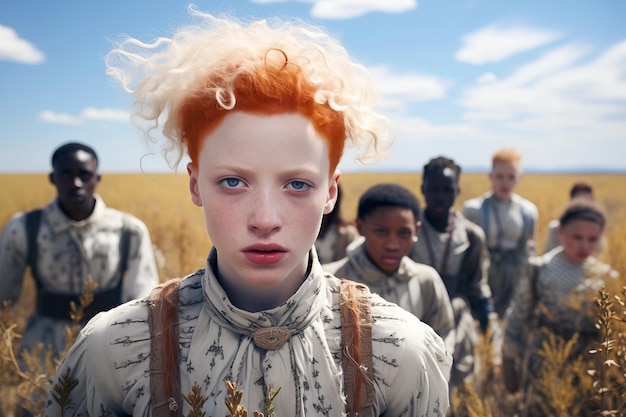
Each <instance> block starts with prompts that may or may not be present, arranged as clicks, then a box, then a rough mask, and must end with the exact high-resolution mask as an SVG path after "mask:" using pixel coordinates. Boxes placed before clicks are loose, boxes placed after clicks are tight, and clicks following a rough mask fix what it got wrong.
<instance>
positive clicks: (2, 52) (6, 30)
mask: <svg viewBox="0 0 626 417" xmlns="http://www.w3.org/2000/svg"><path fill="white" fill-rule="evenodd" d="M45 59H46V57H45V55H44V54H43V52H41V51H40V50H39V49H37V47H36V46H35V45H33V44H32V43H30V42H29V41H27V40H26V39H22V38H20V37H19V36H18V34H17V32H15V30H13V28H10V27H8V26H3V25H0V61H13V62H19V63H21V64H40V63H42V62H43V61H44V60H45Z"/></svg>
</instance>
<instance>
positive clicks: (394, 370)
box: [372, 294, 452, 388]
mask: <svg viewBox="0 0 626 417" xmlns="http://www.w3.org/2000/svg"><path fill="white" fill-rule="evenodd" d="M372 318H373V319H374V322H373V325H372V339H373V340H376V341H377V343H374V344H373V346H372V349H373V356H374V371H375V373H376V374H378V375H376V376H377V377H378V378H379V380H384V381H385V383H384V385H385V386H392V385H394V381H395V383H401V384H403V385H405V386H407V388H408V387H410V386H411V385H412V383H415V382H414V381H413V380H414V379H415V378H418V379H419V375H420V374H421V373H422V372H425V373H426V374H432V373H435V374H437V378H441V379H442V380H443V379H446V378H447V377H448V375H449V372H450V367H451V364H452V357H451V356H450V354H449V353H448V352H447V350H446V347H445V344H444V342H443V339H442V338H441V337H440V336H439V335H437V333H436V332H435V331H434V330H433V329H432V327H430V326H429V325H427V324H426V323H424V322H422V321H421V320H420V319H418V318H417V317H416V316H415V315H413V314H411V313H410V312H408V311H406V310H405V309H402V308H400V307H399V306H398V305H396V304H393V303H390V302H388V301H385V300H384V299H382V298H381V297H380V296H378V295H376V294H374V295H372ZM379 358H383V359H379Z"/></svg>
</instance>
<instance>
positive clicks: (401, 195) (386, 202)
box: [357, 183, 421, 221]
mask: <svg viewBox="0 0 626 417" xmlns="http://www.w3.org/2000/svg"><path fill="white" fill-rule="evenodd" d="M379 207H400V208H404V209H409V210H411V211H412V212H413V216H414V217H415V220H416V221H419V220H420V217H421V214H420V203H419V200H418V199H417V197H416V196H415V194H413V193H412V192H411V190H409V189H408V188H405V187H403V186H401V185H399V184H393V183H385V184H377V185H374V186H373V187H371V188H370V189H369V190H367V191H365V193H363V195H362V196H361V198H360V199H359V205H358V208H357V217H358V218H359V219H361V220H363V219H365V217H367V216H368V215H370V214H372V213H373V212H374V210H376V209H377V208H379Z"/></svg>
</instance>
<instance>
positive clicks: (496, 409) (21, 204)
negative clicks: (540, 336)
mask: <svg viewBox="0 0 626 417" xmlns="http://www.w3.org/2000/svg"><path fill="white" fill-rule="evenodd" d="M578 180H586V181H589V182H590V183H591V184H593V186H594V190H595V196H596V199H597V200H598V201H599V202H600V203H601V204H602V205H603V206H604V207H605V209H606V212H607V216H608V227H607V230H606V235H607V238H608V247H609V251H608V252H607V253H605V254H604V255H603V256H604V259H603V260H604V261H605V262H608V263H610V264H611V265H612V266H613V267H614V268H615V269H616V270H617V271H618V272H619V273H620V275H621V277H622V278H621V280H620V281H619V283H618V284H617V285H616V286H615V288H609V289H608V291H609V294H610V295H609V298H610V299H611V300H613V296H614V295H617V296H619V297H621V298H619V300H615V301H614V303H615V305H614V308H615V309H617V313H618V314H622V316H621V320H624V319H625V318H626V316H625V315H624V311H626V310H624V306H623V304H620V303H622V301H621V300H623V299H624V297H625V296H626V294H625V293H622V292H621V290H622V287H623V286H624V285H626V259H625V257H624V256H623V254H626V242H625V241H624V239H623V238H622V237H623V236H625V235H626V175H617V174H615V175H613V174H597V175H596V174H584V175H583V174H581V175H576V174H567V175H557V174H526V175H525V176H524V178H523V179H522V182H521V183H520V184H519V186H518V188H517V190H516V191H517V192H518V193H519V194H521V195H523V196H524V197H526V198H528V199H530V200H531V201H533V202H534V203H535V204H536V205H537V207H538V209H539V224H538V227H539V230H538V238H537V246H538V250H539V251H541V250H542V247H543V242H544V240H545V237H546V231H547V223H548V222H549V221H550V220H552V219H554V218H557V217H558V216H559V214H560V211H561V209H562V208H563V206H564V205H565V203H566V202H567V201H568V198H569V196H568V192H569V188H570V186H571V184H572V183H573V182H575V181H578ZM380 182H397V183H400V184H402V185H404V186H406V187H408V188H409V189H411V190H412V191H414V192H415V194H416V195H417V196H418V197H419V198H420V200H421V201H423V199H422V196H421V193H420V186H421V174H419V173H367V174H365V173H345V174H343V175H342V177H341V184H342V187H343V207H342V213H343V215H344V217H345V218H347V219H353V218H354V216H355V213H356V205H357V201H358V198H359V196H360V195H361V193H362V192H363V191H365V190H366V189H367V188H368V187H370V186H371V185H373V184H375V183H380ZM488 188H489V180H488V178H487V175H486V174H485V173H463V174H462V175H461V195H460V197H459V198H458V200H457V206H460V205H461V203H462V202H463V201H464V200H466V199H468V198H471V197H474V196H477V195H479V194H482V193H483V192H485V191H486V190H488ZM97 191H98V193H99V194H100V195H101V196H102V197H103V199H104V200H105V202H106V203H107V205H108V206H110V207H115V208H118V209H120V210H124V211H127V212H130V213H132V214H134V215H135V216H137V217H139V218H140V219H142V220H143V221H144V222H145V223H146V225H147V226H148V229H149V230H150V234H151V237H152V240H153V243H154V245H155V247H156V248H158V254H159V255H158V258H159V259H158V260H159V262H158V263H159V273H160V277H161V280H166V279H168V278H171V277H175V276H182V275H185V274H188V273H191V272H193V271H195V270H196V269H197V268H201V267H203V266H204V262H205V258H206V255H207V253H208V251H209V249H210V244H211V243H210V240H209V238H208V237H207V235H206V231H205V228H204V219H203V212H202V210H201V208H198V207H196V206H194V205H193V204H192V202H191V200H190V198H189V192H188V184H187V176H186V174H184V173H180V174H178V175H174V174H152V173H145V174H132V175H131V174H129V175H126V174H103V175H102V181H101V183H100V185H99V188H98V190H97ZM54 195H55V190H54V188H53V187H52V185H50V183H49V182H48V177H47V175H46V174H28V175H26V174H20V175H8V174H5V175H0V225H4V224H5V223H6V222H7V220H8V219H9V218H10V217H11V216H12V215H13V214H14V213H16V212H19V211H26V210H30V209H33V208H36V207H40V206H43V205H44V204H46V203H47V202H49V201H50V200H51V199H52V198H53V197H54ZM32 300H33V286H32V282H30V280H29V279H27V280H26V281H25V287H24V291H23V293H22V298H21V300H20V302H19V305H17V306H16V307H15V308H14V309H13V311H12V313H11V314H12V316H11V317H12V319H13V321H14V322H15V323H17V327H16V329H17V330H16V331H17V332H19V329H20V328H21V326H23V325H24V320H25V318H26V316H27V315H28V314H29V312H30V311H31V309H32V307H31V306H32ZM610 319H611V320H613V319H614V318H610ZM619 319H620V318H619V317H618V318H617V319H615V320H619ZM607 320H609V319H607ZM617 333H618V332H617V330H615V329H614V338H615V339H617V340H618V341H621V342H623V341H624V339H622V337H623V335H621V333H620V334H617ZM485 343H486V342H485ZM610 345H611V349H612V352H611V354H615V355H621V359H620V358H618V359H616V360H615V362H616V363H617V365H616V367H618V368H619V369H618V370H617V374H616V375H617V376H615V374H611V381H610V384H608V383H604V382H602V383H595V385H594V382H593V381H594V380H595V379H594V378H595V377H594V376H589V377H584V375H583V374H589V372H588V371H589V370H588V369H577V370H573V371H572V372H574V373H576V375H577V376H576V378H573V379H572V378H569V379H567V378H566V376H565V375H562V378H565V379H563V380H562V381H561V385H556V387H557V388H558V389H557V388H555V384H548V386H549V387H551V388H553V389H557V391H556V392H555V393H554V396H555V397H557V399H556V400H553V401H555V402H554V404H552V403H551V404H549V405H548V406H546V410H547V411H545V413H544V415H554V416H566V415H568V416H570V415H587V414H585V412H584V410H585V409H584V407H583V404H582V403H585V404H586V403H587V397H586V396H590V395H595V394H597V393H598V392H600V391H602V390H603V389H605V392H608V390H613V391H615V390H617V393H616V398H618V399H617V400H615V399H614V397H611V398H612V399H611V401H610V403H609V402H606V403H603V405H602V406H598V407H600V408H601V411H605V412H606V414H603V415H625V414H624V413H626V410H625V409H624V407H625V404H626V398H625V397H626V382H625V380H626V378H625V376H626V374H624V372H625V370H624V369H623V366H626V360H625V359H624V356H625V353H624V352H626V342H623V343H612V344H610ZM607 346H608V344H607ZM561 348H562V349H566V347H561ZM0 355H2V356H3V357H4V358H5V359H6V355H7V353H6V352H0ZM555 355H556V354H555ZM602 358H603V359H607V358H605V357H602ZM487 363H488V361H487ZM0 365H1V366H0V367H1V368H3V370H2V371H0V378H5V377H6V375H8V374H7V372H9V371H8V368H7V366H8V365H7V362H3V363H2V364H0ZM562 366H563V367H566V366H568V365H567V364H562ZM598 366H599V369H604V360H603V361H602V363H601V364H600V365H598ZM613 371H614V372H615V370H613ZM484 373H485V375H484V376H483V377H482V379H483V380H482V381H481V389H480V390H479V391H478V392H474V391H470V392H465V393H461V394H460V395H461V397H460V398H461V400H459V401H457V404H463V406H462V407H461V408H459V409H457V410H456V414H457V415H459V416H461V415H468V416H503V417H504V416H507V417H508V416H514V415H519V416H522V415H524V411H523V410H520V409H519V404H518V399H519V397H516V396H514V395H510V394H507V393H505V391H504V389H503V388H502V383H501V380H498V377H499V374H498V369H497V366H496V367H495V369H494V367H491V368H490V367H489V366H487V367H486V368H485V371H484ZM557 373H558V372H557ZM561 373H562V374H564V373H566V372H561ZM579 374H580V375H583V376H580V375H579ZM596 376H597V375H596ZM584 378H591V379H589V380H587V379H584ZM3 381H4V387H2V389H1V390H0V417H3V416H9V415H12V411H11V410H12V409H11V406H12V405H13V404H14V403H15V395H16V394H15V391H14V390H13V389H12V385H17V384H18V383H19V382H20V381H19V378H15V377H12V378H9V379H8V380H7V379H3ZM7 381H8V382H7ZM563 381H566V382H567V383H566V384H565V385H563ZM0 384H2V383H1V382H0ZM567 384H570V385H567ZM611 384H612V385H611ZM600 385H602V386H600ZM604 385H610V386H608V387H604ZM546 390H548V388H546ZM559 390H560V391H559ZM565 393H567V395H565ZM594 393H595V394H594ZM619 398H621V400H620V399H619ZM595 400H596V401H599V400H598V398H597V395H596V398H595ZM605 400H606V399H605V398H603V399H602V401H605ZM546 401H548V400H546ZM606 401H608V400H606ZM568 402H569V403H568ZM581 407H583V408H581ZM598 407H596V409H597V408H598ZM551 409H553V412H550V411H549V410H551ZM594 414H596V413H595V412H594ZM35 415H37V414H36V413H35ZM589 415H591V414H589ZM280 417H283V416H280Z"/></svg>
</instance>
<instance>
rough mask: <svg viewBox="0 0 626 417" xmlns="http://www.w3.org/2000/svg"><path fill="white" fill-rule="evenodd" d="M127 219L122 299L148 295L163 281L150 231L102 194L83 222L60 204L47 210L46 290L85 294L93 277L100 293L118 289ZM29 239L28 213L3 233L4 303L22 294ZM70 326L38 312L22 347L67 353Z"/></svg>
mask: <svg viewBox="0 0 626 417" xmlns="http://www.w3.org/2000/svg"><path fill="white" fill-rule="evenodd" d="M124 218H125V219H126V227H128V228H129V229H130V233H131V235H130V245H129V255H128V264H127V271H126V277H125V279H124V282H123V286H122V301H129V300H132V299H134V298H138V297H143V296H146V295H147V294H149V293H150V290H151V289H152V287H154V286H155V285H157V284H158V283H159V277H158V272H157V267H156V263H155V260H154V254H153V252H152V243H151V241H150V235H149V233H148V229H147V228H146V226H145V224H144V223H143V222H141V221H140V220H139V219H137V218H136V217H134V216H132V215H130V214H128V213H123V212H121V211H119V210H115V209H112V208H108V207H107V206H106V205H105V204H104V201H102V199H101V198H100V197H99V196H96V205H95V208H94V211H93V213H92V214H91V216H89V217H88V218H86V219H84V220H81V221H75V220H72V219H70V218H69V217H67V216H66V215H65V214H64V213H63V212H62V211H61V209H60V207H59V205H58V203H57V200H54V201H52V202H51V203H49V204H48V205H47V206H46V207H45V208H44V209H43V212H42V216H41V223H40V227H39V232H38V235H37V246H38V250H37V256H38V258H37V263H38V270H39V277H40V280H41V284H42V285H43V288H45V289H47V290H48V291H50V292H53V293H58V294H68V295H80V294H82V293H83V292H84V291H85V285H86V282H87V277H88V276H90V277H91V279H92V280H93V281H94V282H95V283H96V284H97V286H98V287H97V289H96V291H103V290H107V289H111V288H114V287H115V286H116V285H118V283H119V280H120V269H119V265H120V251H119V248H120V239H121V230H122V225H123V223H124V221H123V220H124ZM26 235H27V233H26V225H25V214H24V213H18V214H16V215H14V216H13V217H12V218H11V219H10V220H9V222H8V223H7V225H6V226H5V228H4V229H3V231H2V233H1V234H0V268H1V269H2V279H0V302H3V301H10V302H15V301H17V299H18V298H19V296H20V293H21V290H22V282H23V279H24V272H25V270H26V264H27V258H28V239H27V236H26ZM68 324H70V322H69V320H62V319H57V318H51V317H44V316H41V315H39V314H37V313H35V314H34V315H33V316H31V317H30V318H29V322H28V326H27V329H26V331H25V333H24V337H23V340H22V347H25V348H32V347H34V346H35V345H36V344H37V343H40V342H42V343H44V345H51V346H52V347H53V348H54V349H55V350H56V351H57V352H58V351H62V350H63V349H64V348H65V327H66V326H67V325H68Z"/></svg>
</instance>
